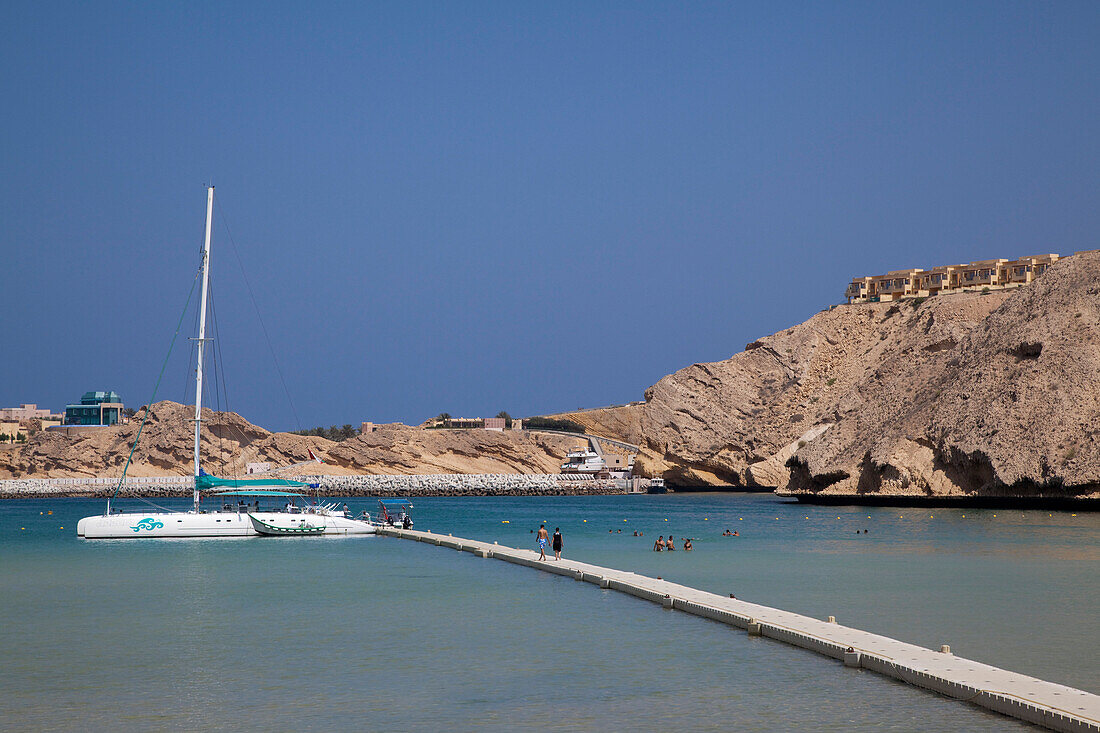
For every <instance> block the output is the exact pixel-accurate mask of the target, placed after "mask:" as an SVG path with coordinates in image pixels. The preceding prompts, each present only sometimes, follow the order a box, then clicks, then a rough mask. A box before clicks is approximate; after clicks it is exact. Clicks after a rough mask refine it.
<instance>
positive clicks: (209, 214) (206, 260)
mask: <svg viewBox="0 0 1100 733" xmlns="http://www.w3.org/2000/svg"><path fill="white" fill-rule="evenodd" d="M206 193H207V195H206V241H205V243H204V244H203V247H202V300H201V301H200V302H201V303H202V306H201V307H200V309H199V339H198V340H199V354H198V367H197V368H196V370H195V510H196V511H198V508H199V484H198V476H199V430H200V428H201V426H202V357H203V352H204V351H205V350H206V291H207V286H208V284H209V282H210V225H211V223H212V222H213V220H214V187H213V186H210V187H209V188H208V189H207V192H206Z"/></svg>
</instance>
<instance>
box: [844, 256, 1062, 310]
mask: <svg viewBox="0 0 1100 733" xmlns="http://www.w3.org/2000/svg"><path fill="white" fill-rule="evenodd" d="M1057 260H1058V255H1056V254H1045V255H1035V256H1033V257H1021V258H1019V259H1016V260H981V261H979V262H971V263H970V264H968V265H944V266H941V267H933V268H932V269H931V270H921V269H918V268H914V269H911V270H893V271H891V272H888V273H886V274H885V275H874V276H872V277H857V278H856V279H854V280H852V282H851V283H849V284H848V289H847V290H846V291H845V292H844V295H845V296H846V297H847V298H848V302H849V303H877V302H881V301H889V300H901V299H902V298H922V297H927V296H930V295H938V294H940V293H944V294H948V293H963V292H966V291H969V290H986V289H989V290H993V289H997V290H1003V289H1005V288H1013V287H1019V286H1021V285H1026V284H1028V283H1029V282H1031V281H1032V280H1034V279H1035V278H1037V277H1039V276H1040V275H1042V274H1043V273H1044V272H1046V269H1047V268H1048V267H1050V266H1051V265H1052V264H1054V263H1055V262H1056V261H1057Z"/></svg>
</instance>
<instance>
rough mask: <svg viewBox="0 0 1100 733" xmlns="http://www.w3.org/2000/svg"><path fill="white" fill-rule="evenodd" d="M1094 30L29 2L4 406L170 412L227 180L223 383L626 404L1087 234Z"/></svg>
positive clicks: (478, 403)
mask: <svg viewBox="0 0 1100 733" xmlns="http://www.w3.org/2000/svg"><path fill="white" fill-rule="evenodd" d="M1097 38H1100V4H1097V3H1094V2H1080V3H1075V2H1064V3H1038V2H1028V3H1013V2H995V3H983V2H968V3H955V2H951V3H934V2H929V3H881V2H867V3H811V2H802V3H783V2H761V3H704V2H693V3H641V2H629V3H606V2H601V3H569V2H555V3H544V4H536V3H505V2H499V3H443V2H439V3H417V2H393V3H351V2H348V3H316V4H312V5H309V6H306V5H305V4H301V3H280V2H265V3H245V2H242V3H206V2H193V3H186V4H185V3H175V4H169V3H55V2H33V3H31V2H13V1H9V2H6V3H4V4H3V6H2V7H0V40H2V42H0V99H3V100H4V104H3V105H2V106H0V170H3V172H4V175H3V176H0V251H2V254H3V262H4V267H3V271H4V276H3V280H2V282H3V285H2V290H0V293H2V296H3V301H4V302H5V306H6V307H5V308H4V315H3V316H2V318H0V343H3V344H4V357H3V358H2V359H0V406H8V405H15V404H18V403H22V402H37V403H39V404H42V405H45V406H49V407H51V408H54V409H60V408H62V407H63V406H64V404H66V403H67V402H70V401H75V400H76V399H77V398H79V396H80V394H81V393H83V392H84V391H86V390H92V389H113V390H116V391H118V392H119V393H121V394H122V396H123V398H124V399H125V401H126V402H127V403H128V404H132V405H135V406H136V405H140V404H142V403H144V402H146V401H148V399H149V396H150V394H151V391H152V388H153V384H154V381H155V379H156V376H157V372H158V370H159V368H160V364H161V361H162V360H163V358H164V355H165V352H166V350H167V347H168V343H169V340H170V338H171V335H172V330H173V328H174V326H175V322H176V319H177V318H178V317H179V313H180V310H181V308H182V306H183V302H184V300H185V298H186V296H187V291H188V288H189V287H190V284H191V281H192V279H193V277H194V272H195V268H196V266H197V264H198V249H199V247H200V245H201V239H202V226H203V216H204V213H205V192H204V188H203V186H204V185H205V184H206V183H207V182H209V181H213V182H214V183H215V184H216V186H217V201H218V207H217V210H216V214H215V230H214V243H213V252H212V264H213V273H214V294H215V307H216V309H217V314H218V327H219V332H220V337H221V346H222V349H223V351H224V356H223V364H224V375H225V384H226V390H227V391H226V394H225V395H223V397H226V398H227V400H222V403H221V404H222V405H223V406H225V405H226V404H228V406H229V407H230V408H231V409H233V410H235V411H237V412H240V413H242V414H243V415H245V416H246V417H248V418H249V419H251V420H252V421H254V422H257V423H259V424H261V425H264V426H266V427H269V428H272V429H294V428H296V427H298V425H299V424H301V425H302V426H303V427H309V426H313V425H318V424H325V425H327V424H333V423H336V424H343V423H354V424H358V422H359V421H360V420H374V421H378V422H386V421H393V420H401V421H405V422H412V423H415V422H419V421H420V420H423V419H425V418H427V417H430V416H432V415H435V414H437V413H439V412H441V411H447V412H450V413H452V414H454V415H469V416H475V415H492V414H496V412H497V411H499V410H502V409H504V410H508V411H509V412H511V413H512V414H513V415H528V414H538V413H546V412H553V411H559V410H568V409H574V408H578V407H590V406H598V405H606V404H614V403H621V402H626V401H629V400H633V399H641V396H642V392H643V391H644V390H645V388H646V387H648V386H649V385H651V384H653V383H654V382H656V381H657V380H658V379H660V378H661V377H662V376H663V375H665V374H668V373H670V372H672V371H675V370H676V369H679V368H681V367H684V366H687V365H689V364H691V363H693V362H700V361H713V360H719V359H725V358H728V357H729V356H731V355H732V354H734V353H736V352H738V351H740V350H741V349H742V348H743V347H744V345H745V343H747V342H749V341H752V340H753V339H755V338H758V337H760V336H763V335H766V334H769V333H772V332H775V331H777V330H781V329H783V328H786V327H788V326H791V325H793V324H795V323H798V322H801V321H803V320H805V319H806V318H808V317H810V316H811V315H813V314H814V313H815V312H817V311H819V310H821V309H822V308H825V307H827V306H829V305H830V304H833V303H837V302H840V301H841V300H842V299H843V298H842V296H843V292H844V287H845V285H846V283H847V281H848V280H849V279H850V278H851V277H853V276H856V275H864V274H874V273H878V272H881V271H885V270H888V269H897V268H901V267H908V266H917V267H920V266H931V265H936V264H943V263H955V262H965V261H969V260H976V259H985V258H992V257H1015V256H1019V255H1024V254H1033V253H1039V252H1059V253H1062V254H1068V253H1072V252H1073V251H1076V250H1081V249H1091V248H1095V247H1096V246H1098V244H1097V241H1096V232H1097V231H1098V229H1100V227H1098V225H1100V207H1098V206H1097V201H1098V200H1100V197H1098V194H1100V190H1098V189H1100V135H1098V134H1097V131H1098V128H1097V120H1100V86H1098V85H1097V83H1096V80H1097V79H1100V43H1097V40H1096V39H1097ZM238 255H239V258H240V262H241V263H243V265H244V268H245V270H246V272H247V278H248V282H249V283H250V284H251V286H252V290H253V292H254V293H255V296H256V301H257V303H258V306H259V311H260V314H261V315H262V318H263V322H264V324H265V325H266V327H267V331H268V334H269V335H270V338H271V342H272V345H273V347H274V351H275V353H276V355H277V359H278V363H279V365H280V367H281V369H282V372H283V375H284V377H285V381H286V385H287V388H288V390H289V392H290V394H291V396H292V398H293V405H294V407H293V409H292V408H291V406H290V405H289V404H288V400H287V397H286V395H285V394H284V390H283V387H282V383H281V381H280V377H279V372H278V370H277V369H276V368H275V366H274V363H273V360H272V356H271V350H269V348H268V346H267V343H266V341H265V338H264V336H263V331H262V329H261V327H260V325H259V321H258V320H257V316H256V311H255V309H254V308H253V306H252V303H251V300H250V298H249V295H248V289H247V287H246V285H245V283H244V280H243V279H242V275H241V267H240V266H239V265H238V260H237V256H238ZM185 323H186V324H187V326H186V327H188V328H189V327H190V324H192V323H193V318H192V317H191V316H189V317H188V319H187V320H186V321H185ZM186 335H191V334H190V333H185V334H184V336H186ZM189 347H190V343H189V342H186V341H181V342H180V343H179V344H178V345H177V347H176V348H177V351H176V352H175V353H174V355H173V358H172V360H171V362H170V364H169V366H168V369H167V372H166V376H165V381H164V384H163V386H162V388H161V393H160V395H159V397H163V398H170V399H175V400H177V401H185V402H190V401H191V399H192V397H191V390H192V389H193V387H188V378H189V372H188V369H189V365H188V357H189V354H188V348H189ZM209 399H213V394H211V395H210V397H209Z"/></svg>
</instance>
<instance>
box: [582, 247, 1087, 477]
mask: <svg viewBox="0 0 1100 733" xmlns="http://www.w3.org/2000/svg"><path fill="white" fill-rule="evenodd" d="M1098 376H1100V252H1089V253H1082V254H1079V255H1075V256H1073V257H1069V258H1066V259H1064V260H1061V261H1060V262H1058V264H1056V265H1055V266H1054V267H1052V268H1051V269H1050V270H1049V271H1048V272H1047V273H1046V274H1044V275H1043V277H1042V278H1040V279H1039V280H1038V281H1036V282H1035V283H1033V284H1032V285H1030V286H1027V287H1025V288H1021V289H1019V290H1014V291H1010V292H1002V291H994V292H990V293H987V294H980V293H971V294H959V295H950V296H941V297H935V298H929V299H927V300H925V301H923V302H919V301H917V300H912V301H901V302H898V303H872V304H864V305H842V306H837V307H835V308H833V309H831V310H828V311H825V312H822V313H819V314H817V315H815V316H814V317H813V318H811V319H809V320H808V321H806V322H805V323H802V324H800V325H798V326H795V327H793V328H790V329H787V330H786V331H782V332H780V333H777V334H775V335H772V336H768V337H766V338H763V339H760V340H759V341H755V342H753V343H751V344H749V345H748V346H747V347H746V348H745V351H743V352H741V353H739V354H736V355H735V356H733V357H732V358H730V359H727V360H725V361H721V362H715V363H710V364H695V365H692V366H690V367H687V368H686V369H682V370H680V371H678V372H676V373H675V374H671V375H669V376H668V377H665V378H664V379H662V380H661V381H659V382H658V383H657V384H655V385H654V386H653V387H651V388H650V389H649V390H647V391H646V394H645V397H646V402H645V403H644V404H642V405H636V406H627V407H620V408H609V409H605V410H593V411H585V412H577V413H566V414H565V415H563V416H564V417H568V418H570V419H573V420H575V421H577V422H579V423H581V424H583V425H585V426H586V427H587V428H588V429H589V430H590V431H591V432H595V433H600V434H605V435H611V436H617V437H621V438H623V439H624V440H627V441H630V442H633V443H639V444H641V445H642V446H643V455H642V456H641V457H640V460H639V464H640V465H641V466H642V467H643V469H645V470H647V471H649V472H651V473H652V474H655V475H662V476H664V477H665V478H666V479H667V480H669V481H670V482H673V483H676V484H680V485H693V484H694V485H700V484H708V485H721V484H729V485H735V486H753V485H759V486H777V487H779V488H780V489H781V490H784V491H786V492H794V493H797V492H811V493H825V494H868V493H871V494H875V493H887V494H905V495H916V496H937V495H944V496H946V495H953V496H958V495H987V496H992V495H1025V496H1031V495H1037V494H1044V495H1053V496H1062V497H1064V496H1089V495H1096V496H1098V497H1100V450H1098V448H1097V446H1096V442H1095V436H1096V434H1097V431H1098V430H1100V388H1098V387H1097V378H1098Z"/></svg>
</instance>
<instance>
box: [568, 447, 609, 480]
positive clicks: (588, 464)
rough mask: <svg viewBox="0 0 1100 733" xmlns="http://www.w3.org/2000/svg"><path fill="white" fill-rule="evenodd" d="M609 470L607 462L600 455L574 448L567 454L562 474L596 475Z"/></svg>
mask: <svg viewBox="0 0 1100 733" xmlns="http://www.w3.org/2000/svg"><path fill="white" fill-rule="evenodd" d="M606 468H607V462H606V461H605V460H604V459H603V458H601V457H600V454H599V453H597V452H596V451H594V450H589V449H588V448H574V449H573V450H571V451H569V452H568V453H566V454H565V463H563V464H561V472H562V473H587V474H592V475H596V474H598V473H599V472H600V471H603V470H604V469H606Z"/></svg>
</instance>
